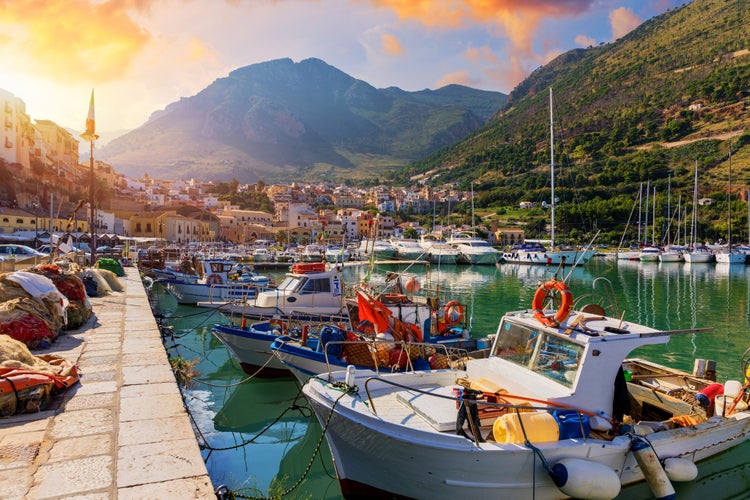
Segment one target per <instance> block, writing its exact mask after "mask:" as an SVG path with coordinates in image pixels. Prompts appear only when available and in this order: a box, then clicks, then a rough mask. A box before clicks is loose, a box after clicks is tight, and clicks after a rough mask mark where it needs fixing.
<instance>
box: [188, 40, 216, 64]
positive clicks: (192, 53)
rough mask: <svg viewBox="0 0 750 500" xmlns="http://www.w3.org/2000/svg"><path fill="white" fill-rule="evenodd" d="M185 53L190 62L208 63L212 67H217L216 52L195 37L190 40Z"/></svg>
mask: <svg viewBox="0 0 750 500" xmlns="http://www.w3.org/2000/svg"><path fill="white" fill-rule="evenodd" d="M185 52H186V54H187V58H188V59H189V60H190V61H194V62H196V61H197V62H208V63H210V64H211V65H216V61H217V57H216V52H215V51H214V50H213V49H211V48H210V47H208V46H207V45H206V44H205V43H203V41H201V40H199V39H198V38H195V37H193V38H192V39H191V40H190V42H189V43H188V46H187V48H186V49H185Z"/></svg>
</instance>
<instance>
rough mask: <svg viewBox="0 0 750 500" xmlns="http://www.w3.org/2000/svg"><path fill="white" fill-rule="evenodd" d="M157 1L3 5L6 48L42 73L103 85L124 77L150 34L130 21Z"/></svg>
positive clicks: (0, 15) (0, 21)
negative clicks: (9, 36)
mask: <svg viewBox="0 0 750 500" xmlns="http://www.w3.org/2000/svg"><path fill="white" fill-rule="evenodd" d="M152 1H153V0H108V1H103V2H94V1H86V0H47V1H45V0H31V1H24V2H16V1H10V0H6V1H2V2H0V5H1V6H2V9H0V27H2V26H11V27H12V28H13V32H14V35H15V36H14V37H13V38H12V40H8V39H5V40H0V43H1V44H2V46H3V48H4V50H9V51H12V52H13V53H14V55H16V56H18V57H20V58H22V59H25V60H27V61H29V62H30V65H33V66H34V71H35V72H37V73H38V74H40V75H46V76H50V77H53V78H55V79H57V80H59V81H75V80H80V79H89V80H93V81H95V82H102V81H108V80H112V79H115V78H117V77H119V76H122V75H123V74H124V73H125V71H126V70H127V68H128V66H129V64H130V63H131V61H132V60H133V58H134V57H135V56H136V55H137V54H138V53H139V52H140V51H141V50H142V48H143V47H144V46H145V44H146V43H147V42H148V41H149V39H150V36H149V34H148V33H146V32H145V31H144V30H143V29H141V28H140V27H139V26H138V24H137V23H136V22H135V21H134V20H133V19H132V18H131V17H130V14H129V11H140V12H145V11H147V10H148V9H149V7H150V5H151V3H152Z"/></svg>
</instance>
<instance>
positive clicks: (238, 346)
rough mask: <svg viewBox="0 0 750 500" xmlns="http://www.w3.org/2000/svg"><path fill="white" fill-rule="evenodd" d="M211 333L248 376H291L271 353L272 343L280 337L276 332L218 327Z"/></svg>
mask: <svg viewBox="0 0 750 500" xmlns="http://www.w3.org/2000/svg"><path fill="white" fill-rule="evenodd" d="M211 331H212V333H213V334H214V336H216V338H218V339H219V340H220V341H221V343H222V344H224V346H225V347H226V348H227V350H228V351H229V352H230V353H231V354H232V356H234V357H235V359H237V361H239V363H240V366H242V370H243V371H244V372H245V373H247V374H248V375H258V376H261V377H279V376H288V375H290V372H289V370H288V369H287V367H286V366H284V364H283V363H282V362H281V361H280V360H279V359H278V358H276V357H275V356H274V355H273V352H272V351H271V348H270V346H271V342H273V341H274V340H275V339H276V338H278V337H279V336H280V335H279V334H277V333H274V332H275V331H274V330H271V329H270V328H269V329H268V330H267V331H264V330H262V329H259V328H257V327H255V328H251V329H243V328H236V327H229V326H224V325H216V326H215V327H214V328H213V329H212V330H211Z"/></svg>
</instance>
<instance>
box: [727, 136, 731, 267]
mask: <svg viewBox="0 0 750 500" xmlns="http://www.w3.org/2000/svg"><path fill="white" fill-rule="evenodd" d="M727 205H728V206H727V218H728V219H729V220H728V222H729V228H728V230H727V234H728V235H729V253H732V146H729V191H728V192H727Z"/></svg>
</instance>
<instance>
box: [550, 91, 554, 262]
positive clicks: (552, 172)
mask: <svg viewBox="0 0 750 500" xmlns="http://www.w3.org/2000/svg"><path fill="white" fill-rule="evenodd" d="M549 149H550V178H551V182H550V187H551V188H552V189H551V191H552V196H551V199H550V203H552V211H551V212H550V213H551V215H552V218H551V224H552V225H551V230H550V250H554V248H555V123H554V120H553V117H552V87H550V88H549Z"/></svg>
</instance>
